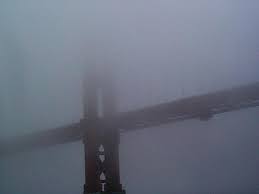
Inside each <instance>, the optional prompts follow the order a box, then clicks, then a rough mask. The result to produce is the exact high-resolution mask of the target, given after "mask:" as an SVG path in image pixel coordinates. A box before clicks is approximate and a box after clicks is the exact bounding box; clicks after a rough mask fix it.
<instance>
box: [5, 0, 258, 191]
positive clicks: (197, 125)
mask: <svg viewBox="0 0 259 194" xmlns="http://www.w3.org/2000/svg"><path fill="white" fill-rule="evenodd" d="M258 10H259V2H258V1H256V0H248V1H244V0H243V1H242V0H227V1H226V0H218V1H209V0H196V1H191V0H184V1H180V0H175V1H173V0H160V1H155V0H149V1H147V0H138V1H137V0H130V1H118V0H109V1H98V0H97V1H93V0H92V1H83V0H76V1H67V0H54V1H50V0H46V1H39V0H25V1H18V0H13V1H7V0H3V1H1V2H0V53H1V55H0V56H1V57H0V77H1V78H0V80H1V83H0V87H1V91H2V93H1V96H0V99H1V102H0V104H1V106H3V107H4V108H3V109H2V110H4V111H1V112H0V113H1V115H2V118H4V119H1V120H2V124H1V125H2V126H3V127H2V126H1V131H0V135H1V138H5V137H9V136H16V135H21V134H24V133H30V132H32V131H38V130H44V129H45V128H49V127H55V126H60V125H63V124H68V123H70V122H72V121H77V120H78V119H79V118H80V116H81V112H82V111H81V110H82V107H81V105H82V104H81V101H82V99H81V94H82V78H83V76H84V72H85V71H87V64H96V65H98V66H100V69H106V70H105V71H107V72H110V71H111V72H112V74H113V76H114V79H115V82H116V86H117V95H118V97H117V99H118V104H119V110H120V111H125V110H129V109H135V108H138V107H143V106H146V105H150V104H156V103H159V102H165V101H170V100H173V99H178V98H181V97H186V96H190V95H195V94H201V93H206V92H210V91H214V90H219V89H222V88H228V87H232V86H237V85H240V84H245V83H250V82H254V81H259V38H258V34H259V22H258V18H259V11H258ZM19 76H20V78H19ZM18 78H19V79H18ZM21 82H23V83H21ZM21 88H23V89H22V90H21ZM15 91H23V92H19V93H18V92H17V93H16V94H15ZM20 97H21V98H23V106H21V107H19V108H17V104H19V102H20V101H19V100H17V99H20ZM3 102H4V103H3ZM258 115H259V110H258V108H255V109H250V110H243V111H239V112H235V113H228V114H223V115H220V116H217V117H216V118H213V119H212V120H210V121H209V122H200V121H187V122H184V123H178V124H176V125H167V126H163V127H160V128H153V129H146V130H143V131H139V132H135V133H130V134H123V135H122V140H121V169H122V182H123V185H124V186H125V187H126V189H127V191H128V193H129V194H131V193H132V194H133V193H163V194H164V193H168V194H169V193H173V191H176V192H186V193H190V192H191V191H194V192H207V191H224V192H236V191H244V192H245V191H247V190H248V189H250V191H254V190H255V189H257V190H259V184H258V183H256V180H258V179H259V166H258V162H259V155H258V152H257V151H256V150H258V147H259V143H258V142H259V141H258V138H259V131H258V126H259V122H258V119H257V117H258ZM15 160H16V161H15ZM18 161H19V162H18ZM0 170H1V173H0V179H1V181H0V193H3V194H16V193H17V192H18V194H34V193H39V194H41V193H42V194H43V193H49V194H61V193H62V194H70V193H76V194H79V193H81V191H82V184H83V155H82V147H81V144H80V143H74V144H71V145H70V144H69V145H64V146H59V147H55V148H52V149H47V150H42V151H40V152H38V153H31V154H29V153H28V154H24V155H18V156H14V157H13V159H12V158H10V159H6V160H3V161H0ZM2 172H4V173H2Z"/></svg>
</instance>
